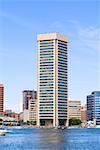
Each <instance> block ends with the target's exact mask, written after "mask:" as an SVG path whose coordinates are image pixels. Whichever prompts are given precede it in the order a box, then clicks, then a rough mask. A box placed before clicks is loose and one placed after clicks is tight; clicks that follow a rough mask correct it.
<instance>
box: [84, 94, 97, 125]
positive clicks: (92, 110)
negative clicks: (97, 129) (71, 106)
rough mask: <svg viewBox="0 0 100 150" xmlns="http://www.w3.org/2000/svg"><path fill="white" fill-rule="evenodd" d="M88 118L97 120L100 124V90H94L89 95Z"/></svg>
mask: <svg viewBox="0 0 100 150" xmlns="http://www.w3.org/2000/svg"><path fill="white" fill-rule="evenodd" d="M87 119H88V120H94V119H95V120H96V124H97V125H100V91H94V92H92V93H91V95H88V96H87Z"/></svg>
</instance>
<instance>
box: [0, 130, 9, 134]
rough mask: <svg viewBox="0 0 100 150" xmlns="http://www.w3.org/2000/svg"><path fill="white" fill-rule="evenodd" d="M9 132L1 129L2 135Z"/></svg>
mask: <svg viewBox="0 0 100 150" xmlns="http://www.w3.org/2000/svg"><path fill="white" fill-rule="evenodd" d="M7 133H8V131H7V130H5V129H0V135H6V134H7Z"/></svg>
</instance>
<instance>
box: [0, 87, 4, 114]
mask: <svg viewBox="0 0 100 150" xmlns="http://www.w3.org/2000/svg"><path fill="white" fill-rule="evenodd" d="M3 107H4V86H3V84H0V113H2V112H3Z"/></svg>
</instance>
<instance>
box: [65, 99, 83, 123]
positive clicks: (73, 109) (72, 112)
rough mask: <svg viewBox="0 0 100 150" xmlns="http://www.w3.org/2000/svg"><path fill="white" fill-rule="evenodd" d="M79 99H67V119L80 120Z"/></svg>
mask: <svg viewBox="0 0 100 150" xmlns="http://www.w3.org/2000/svg"><path fill="white" fill-rule="evenodd" d="M80 110H81V101H79V100H69V101H68V119H71V118H78V119H80V120H81V113H80Z"/></svg>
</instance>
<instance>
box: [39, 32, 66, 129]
mask: <svg viewBox="0 0 100 150" xmlns="http://www.w3.org/2000/svg"><path fill="white" fill-rule="evenodd" d="M37 40H38V83H37V84H38V126H42V125H43V126H49V127H52V126H53V127H55V126H58V125H66V124H67V99H68V77H67V76H68V51H67V45H68V39H67V37H65V36H64V35H61V34H58V33H49V34H39V35H38V37H37Z"/></svg>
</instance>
